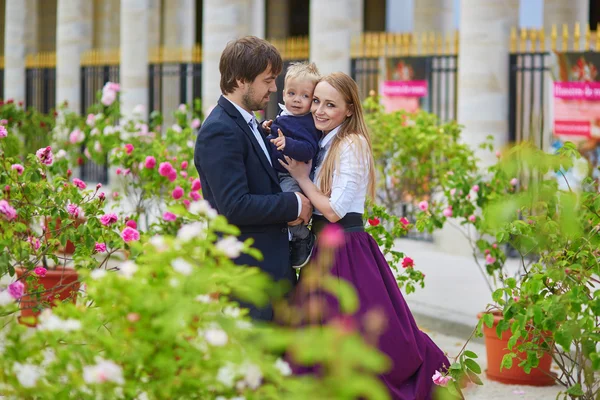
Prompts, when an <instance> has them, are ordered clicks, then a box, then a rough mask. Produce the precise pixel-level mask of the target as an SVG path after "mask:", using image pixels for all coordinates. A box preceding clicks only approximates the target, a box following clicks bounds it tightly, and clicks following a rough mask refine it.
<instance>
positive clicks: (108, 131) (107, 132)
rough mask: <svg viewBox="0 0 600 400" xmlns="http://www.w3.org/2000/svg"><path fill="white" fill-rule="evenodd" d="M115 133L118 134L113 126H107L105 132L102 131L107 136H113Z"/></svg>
mask: <svg viewBox="0 0 600 400" xmlns="http://www.w3.org/2000/svg"><path fill="white" fill-rule="evenodd" d="M115 132H116V129H115V127H114V126H112V125H106V126H105V127H104V130H103V131H102V133H104V134H105V135H112V134H113V133H115Z"/></svg>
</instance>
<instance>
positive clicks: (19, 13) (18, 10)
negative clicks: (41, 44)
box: [4, 0, 37, 102]
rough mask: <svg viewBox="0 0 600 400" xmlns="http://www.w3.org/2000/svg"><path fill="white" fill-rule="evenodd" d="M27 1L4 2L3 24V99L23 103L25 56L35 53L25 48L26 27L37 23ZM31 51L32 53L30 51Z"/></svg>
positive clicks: (26, 40)
mask: <svg viewBox="0 0 600 400" xmlns="http://www.w3.org/2000/svg"><path fill="white" fill-rule="evenodd" d="M32 5H33V3H32V2H31V1H29V0H27V1H23V0H6V10H5V23H4V29H5V34H4V99H13V100H15V101H16V102H19V101H25V55H26V54H27V53H30V52H35V49H30V48H28V46H27V44H28V43H27V42H28V39H27V36H28V35H27V26H28V25H29V24H30V23H31V20H32V19H33V20H34V21H37V18H36V16H35V12H34V11H35V9H32ZM31 50H33V51H31Z"/></svg>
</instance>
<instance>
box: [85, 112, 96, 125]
mask: <svg viewBox="0 0 600 400" xmlns="http://www.w3.org/2000/svg"><path fill="white" fill-rule="evenodd" d="M85 123H86V125H87V126H94V124H95V123H96V116H95V115H94V114H88V116H87V118H86V120H85Z"/></svg>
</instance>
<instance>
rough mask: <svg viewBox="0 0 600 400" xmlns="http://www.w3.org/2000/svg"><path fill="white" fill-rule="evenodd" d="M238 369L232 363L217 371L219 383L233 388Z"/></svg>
mask: <svg viewBox="0 0 600 400" xmlns="http://www.w3.org/2000/svg"><path fill="white" fill-rule="evenodd" d="M235 374H236V368H235V365H233V364H232V363H227V364H225V365H224V366H222V367H221V368H219V371H217V381H219V382H221V383H222V384H223V385H225V386H226V387H233V380H234V379H235Z"/></svg>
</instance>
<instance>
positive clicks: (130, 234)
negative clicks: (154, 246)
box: [121, 226, 140, 243]
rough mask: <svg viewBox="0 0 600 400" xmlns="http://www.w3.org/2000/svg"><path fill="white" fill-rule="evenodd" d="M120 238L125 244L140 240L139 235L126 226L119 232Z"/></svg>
mask: <svg viewBox="0 0 600 400" xmlns="http://www.w3.org/2000/svg"><path fill="white" fill-rule="evenodd" d="M121 238H123V240H124V241H125V243H129V242H133V241H135V240H140V233H139V232H138V231H137V230H135V229H134V228H131V227H129V226H128V227H126V228H125V229H123V232H121Z"/></svg>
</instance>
